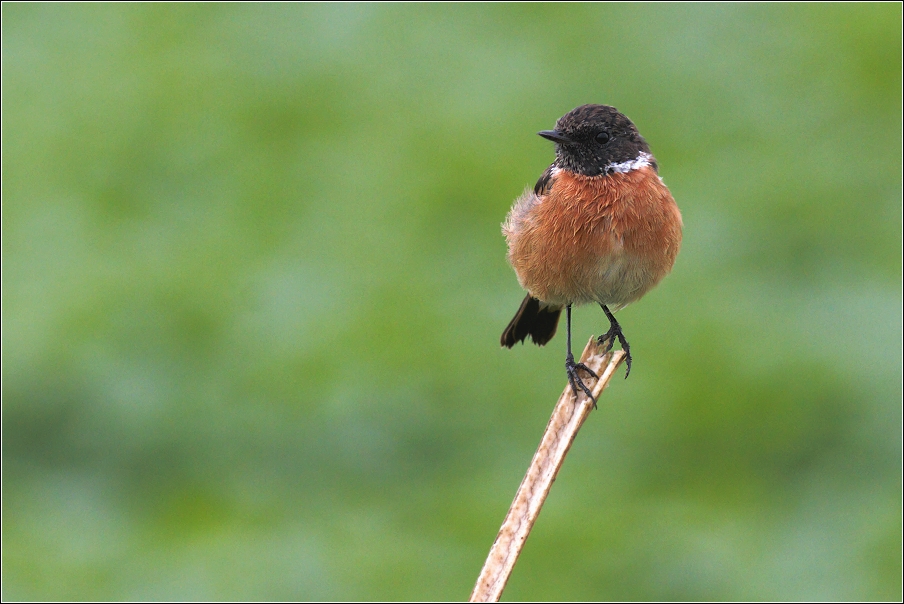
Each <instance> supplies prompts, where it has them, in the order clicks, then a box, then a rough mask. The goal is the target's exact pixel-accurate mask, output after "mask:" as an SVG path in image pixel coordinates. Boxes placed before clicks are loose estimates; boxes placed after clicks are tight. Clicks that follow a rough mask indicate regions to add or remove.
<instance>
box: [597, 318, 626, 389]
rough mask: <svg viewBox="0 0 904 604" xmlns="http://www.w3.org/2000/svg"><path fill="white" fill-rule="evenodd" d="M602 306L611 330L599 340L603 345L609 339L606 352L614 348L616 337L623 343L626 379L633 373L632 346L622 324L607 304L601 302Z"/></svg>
mask: <svg viewBox="0 0 904 604" xmlns="http://www.w3.org/2000/svg"><path fill="white" fill-rule="evenodd" d="M600 306H601V307H602V308H603V312H604V313H606V318H607V319H609V331H607V332H606V333H604V334H603V335H601V336H600V337H599V340H598V342H599V344H600V346H602V345H603V342H606V341H607V340H608V344H606V352H609V351H610V350H612V345H613V344H615V339H616V338H618V343H619V344H621V347H622V350H624V351H625V365H626V366H627V368H628V370H627V371H626V372H625V379H628V374H629V373H631V347H630V346H629V345H628V340H626V339H625V334H624V333H622V328H621V325H619V324H618V321H616V320H615V316H613V314H612V313H611V312H609V309H608V308H606V305H605V304H600Z"/></svg>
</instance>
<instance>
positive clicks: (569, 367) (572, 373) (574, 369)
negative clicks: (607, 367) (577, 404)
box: [565, 352, 599, 409]
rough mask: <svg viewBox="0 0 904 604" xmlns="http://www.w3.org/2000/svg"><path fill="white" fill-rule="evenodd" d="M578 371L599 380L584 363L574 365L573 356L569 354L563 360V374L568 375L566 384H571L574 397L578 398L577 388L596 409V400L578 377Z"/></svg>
mask: <svg viewBox="0 0 904 604" xmlns="http://www.w3.org/2000/svg"><path fill="white" fill-rule="evenodd" d="M578 370H584V371H586V372H587V373H589V374H590V375H592V376H593V377H594V378H596V379H599V376H598V375H596V373H594V372H593V370H592V369H590V367H587V365H585V364H584V363H575V362H574V356H572V354H571V353H570V352H569V353H568V357H567V358H566V359H565V372H566V373H568V383H569V384H571V389H572V390H574V396H575V398H577V396H578V388H580V389H581V390H583V391H584V394H586V395H587V397H588V398H589V399H590V400H591V401H593V408H594V409H596V399H595V398H594V397H593V393H592V392H590V389H589V388H588V387H587V385H586V384H584V380H582V379H581V377H580V376H579V375H578Z"/></svg>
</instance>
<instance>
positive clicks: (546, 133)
mask: <svg viewBox="0 0 904 604" xmlns="http://www.w3.org/2000/svg"><path fill="white" fill-rule="evenodd" d="M537 134H539V135H540V136H542V137H543V138H545V139H549V140H551V141H552V142H554V143H571V142H574V141H572V140H571V139H570V138H568V137H567V136H565V135H564V134H562V133H561V132H559V131H558V130H541V131H540V132H537Z"/></svg>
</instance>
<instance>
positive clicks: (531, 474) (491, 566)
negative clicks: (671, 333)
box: [469, 338, 625, 602]
mask: <svg viewBox="0 0 904 604" xmlns="http://www.w3.org/2000/svg"><path fill="white" fill-rule="evenodd" d="M603 351H604V348H603V347H601V346H599V345H598V344H597V341H596V338H590V342H589V343H588V344H587V347H586V348H585V349H584V353H583V354H582V355H581V360H580V362H581V363H584V364H585V365H587V367H589V368H590V369H591V370H593V372H594V373H596V374H597V375H598V376H600V378H599V380H595V383H593V382H594V379H593V378H592V377H590V376H587V377H584V383H585V384H588V386H589V385H590V384H591V383H593V385H592V386H590V391H591V392H593V397H594V398H595V399H597V400H599V397H600V394H602V392H603V390H604V389H605V388H606V386H607V385H608V384H609V380H610V379H611V378H612V376H613V375H615V370H616V369H617V368H618V366H619V365H620V364H621V362H622V361H623V360H624V358H625V353H624V352H622V351H621V350H617V351H614V352H609V353H605V352H603ZM581 375H582V377H583V376H585V375H586V374H585V373H584V372H581ZM593 407H594V405H593V401H592V400H590V399H589V398H588V397H587V395H586V394H584V393H583V392H580V394H579V395H578V396H577V397H576V396H575V394H574V391H573V390H572V388H571V385H570V384H569V385H566V386H565V391H564V392H562V396H560V397H559V402H558V403H557V404H556V408H555V409H554V410H553V412H552V417H550V418H549V424H547V426H546V431H545V432H544V433H543V438H542V439H540V446H539V447H538V448H537V452H536V453H535V454H534V458H533V460H532V461H531V463H530V467H528V469H527V474H525V476H524V480H522V481H521V486H520V487H519V488H518V492H517V493H516V494H515V500H514V501H512V506H511V507H510V508H509V511H508V515H506V517H505V520H504V521H503V523H502V528H500V529H499V534H498V535H497V536H496V541H495V542H494V543H493V547H492V548H490V554H489V556H487V561H486V562H485V563H484V565H483V569H482V570H481V571H480V576H479V577H478V578H477V584H476V585H475V586H474V591H472V592H471V598H470V599H469V602H498V601H499V598H500V597H501V596H502V590H503V589H505V584H506V583H507V582H508V578H509V575H511V573H512V569H513V568H514V567H515V562H517V560H518V555H519V554H520V553H521V548H522V547H524V542H525V541H527V536H528V535H529V534H530V531H531V528H533V526H534V521H536V519H537V516H539V515H540V508H542V507H543V502H544V501H546V496H547V495H548V494H549V489H550V487H552V483H553V481H554V480H555V479H556V474H558V472H559V468H560V467H562V462H564V461H565V455H566V454H567V453H568V449H570V448H571V443H572V442H574V438H575V436H577V434H578V430H580V429H581V425H582V424H583V423H584V420H585V419H587V416H588V415H589V414H590V411H592V410H593Z"/></svg>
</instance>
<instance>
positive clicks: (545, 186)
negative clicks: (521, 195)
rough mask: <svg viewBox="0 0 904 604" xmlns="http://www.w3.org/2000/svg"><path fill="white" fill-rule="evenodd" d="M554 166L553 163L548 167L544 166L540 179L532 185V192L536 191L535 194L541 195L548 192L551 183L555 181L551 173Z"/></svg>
mask: <svg viewBox="0 0 904 604" xmlns="http://www.w3.org/2000/svg"><path fill="white" fill-rule="evenodd" d="M555 167H556V165H555V164H549V167H548V168H546V171H545V172H543V175H542V176H540V180H538V181H537V184H535V185H534V193H536V194H537V196H543V195H546V194H547V193H549V190H550V189H551V188H552V183H554V182H555V181H556V179H555V178H553V175H552V173H553V170H554V169H555Z"/></svg>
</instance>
